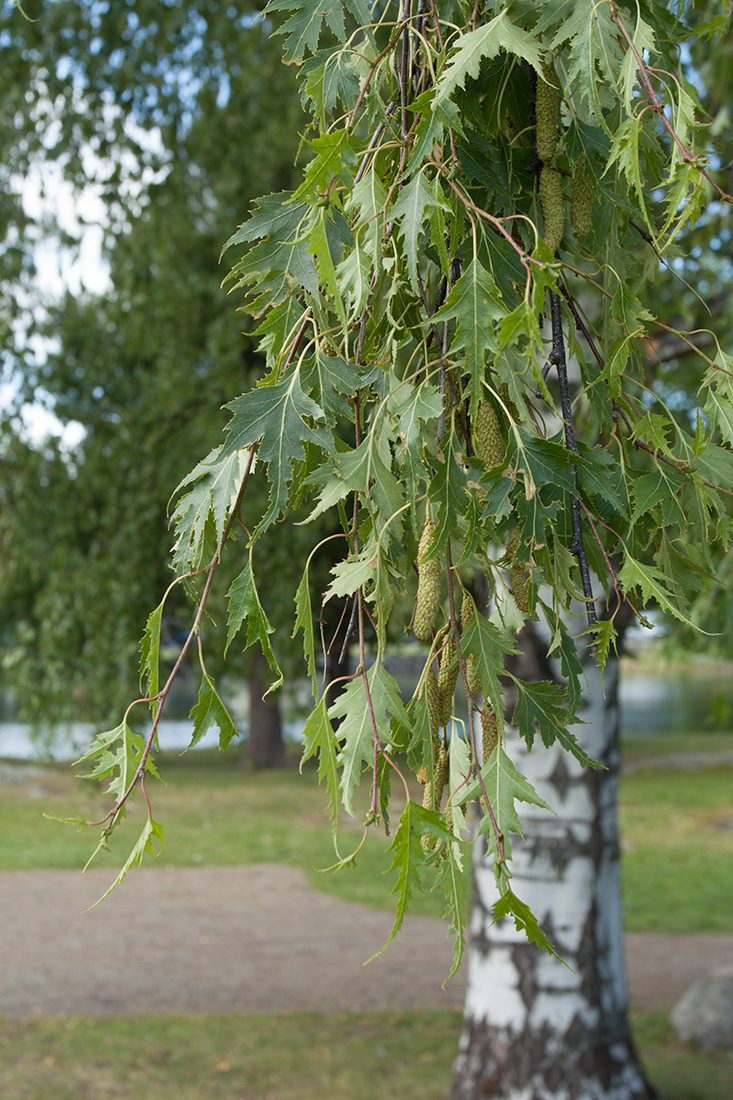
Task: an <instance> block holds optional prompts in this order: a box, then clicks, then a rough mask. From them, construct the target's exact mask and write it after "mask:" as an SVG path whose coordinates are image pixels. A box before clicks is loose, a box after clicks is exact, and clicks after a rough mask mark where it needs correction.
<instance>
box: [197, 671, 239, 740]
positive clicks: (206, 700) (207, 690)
mask: <svg viewBox="0 0 733 1100" xmlns="http://www.w3.org/2000/svg"><path fill="white" fill-rule="evenodd" d="M189 717H191V718H193V733H192V734H191V740H190V742H189V745H188V747H189V749H192V748H194V747H195V746H196V745H198V743H199V741H200V740H201V738H202V737H203V736H204V734H205V733H206V731H207V730H209V729H211V727H212V726H218V727H219V748H220V749H225V748H226V747H227V746H228V745H229V742H230V741H231V739H232V738H233V737H236V736H237V730H236V727H235V725H234V722H233V721H232V719H231V717H230V715H229V712H228V710H227V708H226V707H225V706H224V704H223V703H222V701H221V699H220V697H219V693H218V691H217V690H216V687H215V685H214V681H213V680H212V679H211V677H210V676H209V675H208V674H207V673H206V672H204V673H203V675H202V678H201V686H200V687H199V696H198V702H196V703H194V705H193V707H192V708H191V714H190V716H189Z"/></svg>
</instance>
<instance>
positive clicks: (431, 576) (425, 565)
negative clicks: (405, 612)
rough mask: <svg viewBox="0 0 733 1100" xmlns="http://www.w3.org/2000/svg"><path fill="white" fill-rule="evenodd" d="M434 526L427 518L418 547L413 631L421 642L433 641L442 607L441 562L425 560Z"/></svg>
mask: <svg viewBox="0 0 733 1100" xmlns="http://www.w3.org/2000/svg"><path fill="white" fill-rule="evenodd" d="M433 528H434V524H433V522H432V520H430V519H426V520H425V526H424V527H423V532H422V535H421V536H420V543H419V545H418V548H417V569H418V582H417V596H416V598H415V614H414V616H413V619H412V633H413V634H414V635H415V637H416V638H417V639H418V641H420V642H429V641H431V639H432V637H433V627H434V625H435V620H436V617H437V615H438V611H439V609H440V562H439V561H438V560H437V559H436V558H433V559H432V560H431V561H423V558H424V557H425V555H426V554H427V551H428V545H429V543H430V538H431V536H432V533H433Z"/></svg>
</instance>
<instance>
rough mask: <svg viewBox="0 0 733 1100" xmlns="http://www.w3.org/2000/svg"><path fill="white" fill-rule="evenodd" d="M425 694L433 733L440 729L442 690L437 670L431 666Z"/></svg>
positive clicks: (427, 675)
mask: <svg viewBox="0 0 733 1100" xmlns="http://www.w3.org/2000/svg"><path fill="white" fill-rule="evenodd" d="M425 693H426V696H427V703H428V717H429V718H430V728H431V730H432V731H433V733H437V731H438V730H439V729H440V688H439V687H438V677H437V675H436V672H435V669H434V668H433V666H432V665H431V666H430V668H429V669H428V671H427V674H426V677H425Z"/></svg>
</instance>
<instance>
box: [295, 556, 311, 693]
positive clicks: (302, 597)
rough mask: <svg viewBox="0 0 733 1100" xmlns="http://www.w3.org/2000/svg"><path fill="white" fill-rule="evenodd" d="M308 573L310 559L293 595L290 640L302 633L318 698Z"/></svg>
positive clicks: (307, 660) (307, 661)
mask: <svg viewBox="0 0 733 1100" xmlns="http://www.w3.org/2000/svg"><path fill="white" fill-rule="evenodd" d="M309 571H310V558H309V559H308V561H307V563H306V566H305V569H304V570H303V576H302V577H301V578H300V584H299V585H298V591H297V592H296V593H295V625H294V627H293V633H292V634H291V638H294V637H295V636H296V634H297V633H298V631H299V630H302V631H303V655H304V656H305V661H306V665H307V668H308V675H309V676H310V678H311V685H312V688H313V695H314V697H316V698H317V697H318V681H317V679H316V639H315V633H314V630H313V608H312V606H311V593H310V583H309V580H308V574H309Z"/></svg>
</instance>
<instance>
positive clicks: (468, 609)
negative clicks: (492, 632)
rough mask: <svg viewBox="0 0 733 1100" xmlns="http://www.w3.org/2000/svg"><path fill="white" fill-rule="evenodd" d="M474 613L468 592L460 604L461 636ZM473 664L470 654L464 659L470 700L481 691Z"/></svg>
mask: <svg viewBox="0 0 733 1100" xmlns="http://www.w3.org/2000/svg"><path fill="white" fill-rule="evenodd" d="M475 611H476V605H475V603H474V602H473V600H472V599H471V597H470V596H469V594H468V592H464V593H463V602H462V603H461V634H463V631H464V630H465V629H466V627H467V625H468V624H469V622H470V621H471V619H472V618H473V615H474V612H475ZM474 664H475V662H474V659H473V653H470V654H469V655H468V657H466V680H467V681H468V692H469V695H470V696H471V697H472V698H473V697H474V696H476V695H478V693H479V692H480V691H481V678H480V677H479V676H476V674H475V673H474Z"/></svg>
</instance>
